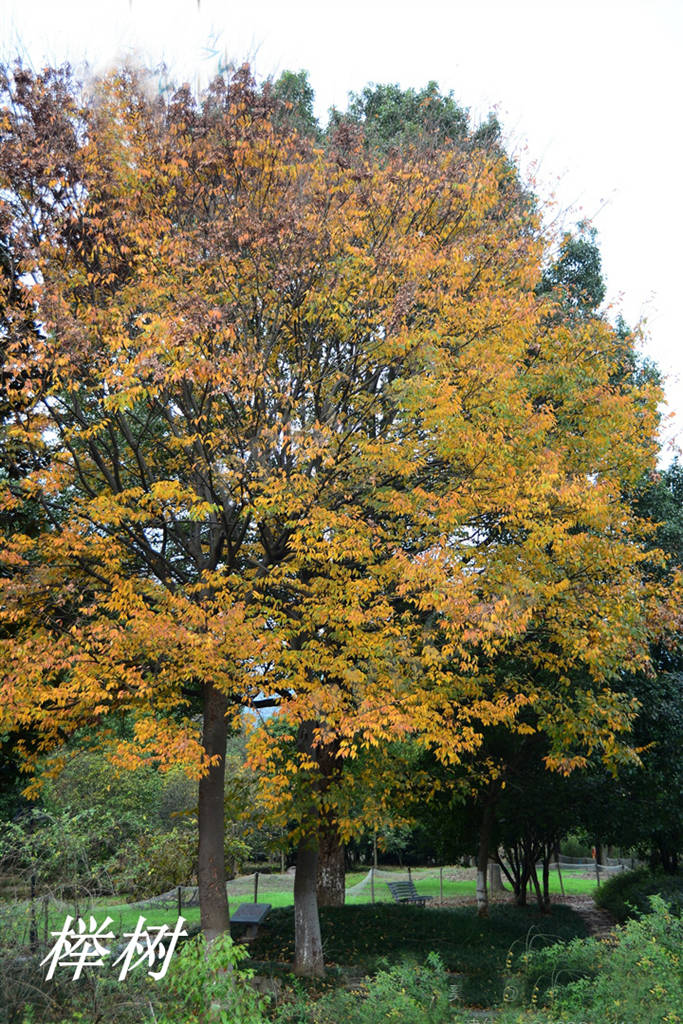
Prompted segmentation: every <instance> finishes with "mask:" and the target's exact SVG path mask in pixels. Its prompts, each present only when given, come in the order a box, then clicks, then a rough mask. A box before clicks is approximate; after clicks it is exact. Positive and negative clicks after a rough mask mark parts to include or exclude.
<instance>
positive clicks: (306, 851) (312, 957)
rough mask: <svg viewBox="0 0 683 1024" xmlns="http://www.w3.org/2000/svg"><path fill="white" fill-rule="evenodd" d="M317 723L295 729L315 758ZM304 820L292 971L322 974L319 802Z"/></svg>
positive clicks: (308, 975) (296, 885) (317, 754)
mask: <svg viewBox="0 0 683 1024" xmlns="http://www.w3.org/2000/svg"><path fill="white" fill-rule="evenodd" d="M315 729H316V723H315V722H314V721H307V722H301V723H300V724H299V729H298V732H297V738H296V745H297V750H299V751H300V752H301V753H303V754H307V755H308V757H310V758H312V759H314V760H315V761H318V762H319V760H320V750H319V748H318V747H317V746H316V745H315V744H314V736H315ZM304 820H305V821H306V824H307V831H306V832H305V833H304V834H303V836H302V838H301V840H300V841H299V848H298V851H297V855H296V874H295V876H294V973H295V974H298V975H300V976H301V977H304V978H321V977H322V976H323V975H324V973H325V964H324V962H323V944H322V939H321V937H320V918H319V915H318V896H317V882H318V835H319V832H320V825H321V823H320V817H319V809H318V805H317V804H316V803H315V802H312V803H311V806H310V808H309V812H308V815H307V816H305V818H304Z"/></svg>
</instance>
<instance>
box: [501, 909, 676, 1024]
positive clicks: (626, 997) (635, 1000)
mask: <svg viewBox="0 0 683 1024" xmlns="http://www.w3.org/2000/svg"><path fill="white" fill-rule="evenodd" d="M650 902H651V910H650V913H649V914H645V915H643V916H642V917H641V918H639V919H637V920H636V919H632V920H630V921H628V922H627V924H626V925H624V926H623V927H620V928H617V929H616V930H615V932H614V933H613V935H612V936H611V937H610V938H609V939H606V940H599V939H595V938H591V939H583V940H574V941H573V942H570V943H567V944H564V943H558V944H556V945H555V946H551V947H550V948H548V949H542V950H532V951H530V952H529V953H528V954H527V955H526V957H525V958H524V971H523V977H522V979H521V983H520V986H519V988H520V990H521V991H523V992H525V993H526V995H527V997H528V995H529V992H530V990H531V1002H532V1004H533V1003H536V1002H538V1001H539V1000H540V999H541V998H542V996H543V993H545V998H544V1001H545V1003H546V1005H547V1006H548V1007H549V1008H550V1010H551V1014H552V1016H553V1017H555V1018H556V1019H558V1020H591V1021H600V1022H601V1024H622V1022H623V1021H628V1024H679V1022H681V1020H683V1018H682V1017H681V1007H683V976H682V974H681V967H680V950H681V948H683V921H681V919H680V917H676V916H675V915H674V914H672V913H671V911H670V909H669V908H668V907H667V905H666V903H665V902H664V900H663V899H662V898H661V897H660V896H652V897H651V901H650Z"/></svg>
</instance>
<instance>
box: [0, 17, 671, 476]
mask: <svg viewBox="0 0 683 1024" xmlns="http://www.w3.org/2000/svg"><path fill="white" fill-rule="evenodd" d="M0 33H1V35H0V40H1V42H2V56H3V57H4V58H5V59H7V58H9V57H11V56H13V55H14V54H15V53H17V52H18V51H20V52H22V53H24V54H25V55H26V56H28V58H29V59H30V61H31V62H32V63H33V65H34V66H36V67H37V66H41V65H42V64H43V63H46V62H50V63H54V62H59V63H61V62H62V61H64V60H66V59H69V60H71V61H72V62H73V63H76V64H78V63H80V62H81V61H82V60H83V59H84V58H87V59H88V60H89V61H90V63H91V64H92V65H93V66H94V67H95V68H96V69H98V70H103V69H105V68H106V67H107V66H109V65H111V64H112V63H114V62H115V61H116V60H117V59H119V58H121V57H123V56H126V55H128V54H130V53H131V51H132V52H134V53H135V54H137V55H138V56H139V58H140V59H142V60H143V61H146V62H154V63H156V62H159V61H160V60H165V61H166V62H167V64H168V65H169V67H170V69H171V71H172V73H173V74H174V75H175V76H177V78H178V79H179V80H189V81H191V82H192V83H194V84H197V83H199V84H202V83H204V82H205V81H206V80H207V79H208V78H209V77H210V76H211V74H212V73H213V72H214V71H215V70H216V69H217V65H218V61H219V60H220V59H225V58H227V59H229V60H232V61H237V62H239V63H241V62H242V61H244V60H245V59H249V60H250V61H251V63H252V65H253V67H254V69H255V71H256V73H257V74H258V75H261V76H265V75H270V74H273V75H277V74H278V73H279V72H280V71H282V70H284V69H290V70H294V71H298V70H299V69H301V68H305V69H306V70H308V72H309V76H310V81H311V84H312V85H313V87H314V89H315V92H316V97H317V108H316V109H317V113H318V115H319V117H320V118H321V119H323V120H324V119H325V116H326V113H327V110H328V109H329V107H330V106H331V105H333V104H334V105H336V106H340V107H343V106H345V104H346V99H347V95H348V92H349V91H350V90H354V91H358V90H360V89H362V87H363V86H364V85H365V84H367V83H368V82H371V81H372V82H398V83H399V84H400V85H401V86H403V87H407V86H415V87H420V86H423V85H424V84H426V83H427V82H428V81H430V80H431V79H435V80H436V81H437V82H438V83H439V85H440V86H441V88H442V90H444V91H449V90H452V91H453V93H454V95H455V97H456V99H457V100H458V101H459V102H460V103H461V104H462V105H463V106H465V107H469V108H470V111H471V113H472V116H473V118H474V119H475V120H479V119H482V118H484V117H485V116H486V114H487V113H488V111H489V110H490V109H492V108H495V109H496V111H497V113H498V116H499V119H500V120H501V122H502V124H503V128H504V131H505V135H506V138H507V140H508V144H509V146H510V147H511V148H512V149H513V151H515V152H516V153H517V154H518V156H519V158H520V160H522V161H523V163H524V165H525V166H527V167H530V166H531V164H532V162H535V163H536V165H537V167H536V172H535V176H536V180H537V191H538V192H539V193H540V195H541V196H542V197H544V198H548V199H549V198H550V197H551V196H553V195H554V196H555V200H556V202H557V204H558V208H559V209H560V210H561V211H566V212H564V216H565V219H566V223H567V225H568V226H572V225H573V224H575V223H576V222H577V221H578V220H580V219H581V218H584V217H587V218H589V219H591V220H592V222H593V224H594V226H595V227H596V228H597V230H598V236H599V242H600V247H601V250H602V254H603V269H604V273H605V277H606V280H607V285H608V298H609V301H610V303H612V304H613V308H614V310H615V312H616V311H617V310H619V311H621V312H622V313H623V315H624V317H625V318H626V320H627V322H628V323H629V324H631V325H634V324H635V323H636V322H638V321H639V320H642V319H645V320H646V331H647V334H648V338H647V342H646V352H647V353H648V354H649V355H650V356H651V357H652V358H653V359H655V360H656V362H657V363H658V364H659V366H660V367H661V368H662V370H663V371H664V372H665V373H666V374H667V377H668V380H667V393H668V397H669V406H670V408H671V410H672V411H673V412H674V413H675V419H674V420H673V421H670V422H669V423H668V424H667V426H666V427H665V430H664V441H665V442H667V441H668V442H669V443H670V442H671V441H672V439H673V440H675V442H676V443H677V444H678V445H679V446H683V344H681V334H682V330H681V316H680V314H679V310H678V297H679V294H680V293H681V291H682V290H683V285H682V283H681V274H682V272H683V260H682V259H681V255H680V252H681V246H682V245H683V202H682V201H681V196H680V194H679V189H680V187H681V184H680V183H681V166H682V162H681V156H682V155H683V153H682V149H683V143H682V141H681V130H680V120H681V104H682V102H683V89H682V87H681V86H682V77H683V75H682V72H681V67H682V66H683V0H590V2H589V0H470V2H465V0H451V2H446V0H441V2H437V0H411V2H410V3H404V2H402V0H392V2H385V0H347V2H345V3H328V2H326V0H318V2H317V3H313V2H307V0H293V2H287V0H279V2H278V0H271V2H259V0H252V2H251V3H235V2H232V0H229V2H226V0H201V2H200V4H198V3H197V0H0ZM670 458H671V455H670V454H665V455H664V461H666V462H668V461H669V459H670Z"/></svg>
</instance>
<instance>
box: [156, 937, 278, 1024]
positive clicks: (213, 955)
mask: <svg viewBox="0 0 683 1024" xmlns="http://www.w3.org/2000/svg"><path fill="white" fill-rule="evenodd" d="M248 956H249V954H248V952H247V950H246V949H245V948H244V946H240V945H237V944H236V943H234V942H233V941H232V939H231V938H230V936H229V935H228V934H227V933H226V934H223V935H220V936H219V937H218V938H216V939H214V940H213V942H211V943H207V942H206V940H205V939H204V936H203V935H198V936H197V937H196V938H195V939H192V940H191V941H189V942H186V943H185V945H184V946H183V947H182V949H181V950H180V951H179V953H178V955H177V956H176V957H175V958H174V960H173V962H172V964H171V967H170V969H169V973H168V981H167V990H168V991H169V992H170V993H172V994H173V996H175V1002H174V1005H173V1010H172V1012H171V1011H170V1010H169V1011H168V1015H167V1016H164V1017H162V1018H161V1019H160V1020H159V1024H181V1022H182V1024H195V1022H199V1021H203V1020H206V1019H210V1020H211V1022H212V1024H265V1021H266V1017H265V1011H266V1006H267V1000H266V999H265V998H264V997H263V996H261V995H259V994H258V992H257V991H256V990H255V989H254V988H253V986H252V984H251V979H252V978H253V977H254V973H255V972H254V971H252V970H247V969H244V968H243V967H241V966H240V965H241V964H242V962H243V961H244V960H245V959H247V958H248ZM180 1013H182V1014H183V1016H180V1015H179V1014H180Z"/></svg>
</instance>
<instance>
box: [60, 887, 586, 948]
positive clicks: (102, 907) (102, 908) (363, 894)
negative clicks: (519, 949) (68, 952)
mask: <svg viewBox="0 0 683 1024" xmlns="http://www.w3.org/2000/svg"><path fill="white" fill-rule="evenodd" d="M366 874H367V873H366V872H355V873H349V874H348V875H347V876H346V885H347V889H350V888H352V887H353V886H354V885H356V883H358V882H360V881H362V880H363V879H364V878H365V877H366ZM563 882H564V889H565V893H566V894H567V895H577V894H585V895H588V894H590V893H592V892H593V891H594V889H595V882H594V881H593V880H592V879H590V878H581V877H579V876H576V875H571V874H568V873H565V874H563ZM416 888H417V891H418V892H419V893H421V894H422V895H424V896H431V897H432V899H433V902H434V903H435V904H436V903H438V901H439V898H440V886H439V879H438V877H437V878H419V876H418V877H417V879H416ZM550 890H551V892H552V893H553V894H554V895H556V896H558V897H559V896H560V885H559V881H558V878H557V875H555V874H553V875H552V876H551V879H550ZM443 896H444V899H445V900H447V899H451V898H453V897H460V898H462V897H470V898H471V899H472V900H474V897H475V882H474V879H464V880H461V881H450V880H444V885H443ZM252 898H253V897H252V896H241V897H240V896H238V897H235V896H232V897H231V899H230V906H231V908H232V909H233V910H234V909H235V908H236V907H237V906H239V904H240V903H248V902H251V900H252ZM258 899H259V903H270V904H271V906H272V907H273V908H280V907H291V906H292V904H293V901H294V897H293V893H292V892H291V891H290V892H276V891H272V890H270V891H269V889H268V875H263V876H261V879H260V884H259V893H258ZM375 901H376V902H377V903H378V904H379V903H391V902H392V901H391V897H390V894H389V890H388V888H387V885H386V882H385V881H383V880H382V881H380V880H378V881H377V882H376V883H375ZM529 902H530V903H534V897H533V896H530V897H529ZM370 903H371V889H370V886H369V885H366V886H365V888H364V889H362V890H361V891H360V892H359V893H355V894H352V895H351V896H350V897H348V899H347V906H359V905H368V904H370ZM79 909H80V913H81V915H85V914H86V913H94V914H95V916H96V917H97V920H98V921H99V920H100V919H104V917H106V916H107V915H108V916H109V917H111V918H112V921H113V929H114V931H116V933H117V934H118V935H121V934H123V933H124V932H131V931H132V930H133V929H134V927H135V925H136V923H137V920H138V917H139V916H140V915H142V916H143V917H144V918H145V921H146V923H147V924H148V925H152V926H157V925H162V924H168V925H172V924H174V923H175V921H176V918H177V916H178V911H177V907H176V906H175V905H173V906H169V907H155V906H153V905H151V904H148V905H145V906H142V907H140V906H131V905H130V904H127V903H122V902H118V901H117V902H114V901H113V899H112V897H105V898H101V899H96V900H93V901H91V903H89V904H85V903H83V904H81V906H80V908H79ZM65 913H69V914H72V915H74V913H75V911H74V908H73V907H68V908H67V909H66V910H65V911H64V912H57V911H56V910H53V911H52V912H51V914H50V920H49V928H50V929H51V930H53V929H55V930H56V929H59V927H60V926H61V925H62V923H63V921H64V916H65ZM182 914H183V917H184V918H185V920H186V921H187V922H188V925H190V926H192V925H198V924H199V908H198V907H183V908H182Z"/></svg>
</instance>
